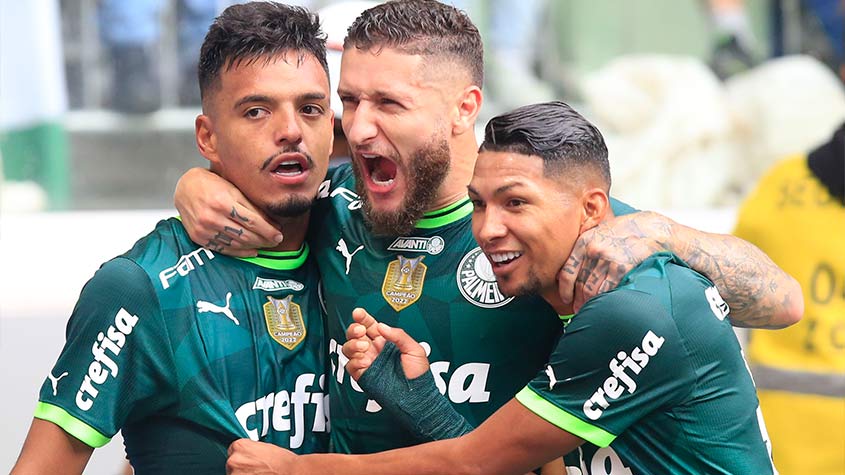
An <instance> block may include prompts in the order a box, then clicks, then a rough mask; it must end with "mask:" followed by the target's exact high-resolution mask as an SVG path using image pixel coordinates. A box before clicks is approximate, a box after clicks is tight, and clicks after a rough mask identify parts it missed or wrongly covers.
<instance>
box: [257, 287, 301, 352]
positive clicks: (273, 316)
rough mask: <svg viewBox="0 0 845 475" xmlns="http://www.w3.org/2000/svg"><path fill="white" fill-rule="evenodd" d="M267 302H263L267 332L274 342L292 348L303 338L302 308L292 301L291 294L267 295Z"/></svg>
mask: <svg viewBox="0 0 845 475" xmlns="http://www.w3.org/2000/svg"><path fill="white" fill-rule="evenodd" d="M267 300H269V302H267V303H265V304H264V320H265V321H266V322H267V332H269V333H270V336H271V337H273V339H274V340H276V343H278V344H280V345H282V346H284V347H285V348H287V349H289V350H292V349H294V348H296V346H297V345H299V344H300V343H302V340H304V339H305V334H306V330H305V322H304V321H303V320H302V309H301V308H300V307H299V305H298V304H297V303H295V302H294V301H293V295H288V296H287V297H285V298H283V299H274V298H273V297H269V296H268V297H267Z"/></svg>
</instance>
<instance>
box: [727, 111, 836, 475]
mask: <svg viewBox="0 0 845 475" xmlns="http://www.w3.org/2000/svg"><path fill="white" fill-rule="evenodd" d="M735 234H736V235H737V236H739V237H742V238H745V239H747V240H749V241H751V242H752V243H755V244H756V245H757V246H759V247H760V248H761V249H762V250H763V251H765V252H766V253H767V254H769V256H771V258H772V259H773V260H774V261H775V262H776V263H777V264H778V265H779V266H780V267H781V268H783V269H784V270H785V271H787V272H789V273H790V274H791V275H792V276H793V277H795V278H796V279H798V281H799V282H800V283H801V286H802V288H803V289H804V302H805V311H804V318H803V320H802V321H801V322H800V323H798V324H796V325H793V326H792V327H790V328H787V329H785V330H781V331H777V332H768V331H754V332H752V334H751V339H750V342H749V345H748V351H749V360H750V361H749V362H750V363H751V369H752V371H753V373H754V380H755V382H756V384H757V390H758V394H759V398H760V407H761V409H762V412H763V415H764V416H765V419H766V423H767V425H768V429H769V435H770V436H771V440H772V447H773V451H772V453H773V456H774V461H775V465H776V466H777V467H778V469H779V470H780V473H781V475H805V474H820V475H821V474H842V473H845V451H843V448H845V252H843V249H845V124H843V125H842V126H840V128H839V130H837V131H836V133H835V134H834V136H833V138H832V139H831V140H830V141H828V142H827V143H825V144H824V145H822V146H820V147H818V148H816V149H815V150H813V151H812V152H810V153H809V154H808V155H806V156H803V155H802V156H794V157H791V158H788V159H785V160H784V161H782V162H780V163H779V164H777V165H776V166H775V167H774V168H773V169H772V170H770V171H769V173H768V174H767V175H766V176H764V177H763V179H762V180H761V181H760V182H759V184H758V186H757V189H756V190H755V191H754V192H753V193H752V194H751V195H750V196H749V197H748V199H747V200H746V201H745V203H744V204H743V205H742V208H741V209H740V213H739V220H738V223H737V226H736V230H735Z"/></svg>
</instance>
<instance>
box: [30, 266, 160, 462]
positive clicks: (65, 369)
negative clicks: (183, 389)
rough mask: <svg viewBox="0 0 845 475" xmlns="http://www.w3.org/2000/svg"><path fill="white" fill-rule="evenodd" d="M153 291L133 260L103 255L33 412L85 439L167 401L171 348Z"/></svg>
mask: <svg viewBox="0 0 845 475" xmlns="http://www.w3.org/2000/svg"><path fill="white" fill-rule="evenodd" d="M172 354H173V353H172V350H171V347H170V342H169V338H168V335H167V332H166V330H165V328H164V326H163V324H162V319H161V312H160V309H159V305H158V299H157V297H156V293H155V291H154V290H153V288H152V285H151V283H150V280H149V278H148V276H147V274H146V272H144V270H143V269H142V268H141V267H139V266H138V265H137V264H136V263H134V262H133V261H131V260H129V259H125V258H116V259H113V260H111V261H109V262H107V263H105V264H104V265H103V266H102V267H101V268H100V270H98V271H97V273H96V274H95V275H94V277H93V278H92V279H91V280H90V281H88V283H87V284H86V285H85V287H84V288H83V289H82V293H81V295H80V297H79V300H78V301H77V304H76V307H75V308H74V310H73V314H72V315H71V317H70V320H69V321H68V325H67V331H66V341H65V346H64V348H63V349H62V351H61V354H60V355H59V358H58V360H57V362H56V364H55V366H54V367H53V369H52V371H51V373H50V375H49V376H48V377H47V379H46V381H45V382H44V384H43V385H42V387H41V392H40V397H39V403H38V405H37V407H36V412H35V417H37V418H39V419H44V420H48V421H50V422H53V423H55V424H57V425H58V426H60V427H62V428H63V429H64V430H65V431H67V432H68V433H69V434H71V435H73V436H74V437H76V438H78V439H79V440H81V441H82V442H84V443H86V444H88V445H90V446H92V447H100V446H102V445H105V444H106V443H107V442H108V441H109V440H110V439H111V437H113V436H114V434H115V433H117V431H118V430H119V429H120V428H121V427H122V426H123V425H124V424H125V423H127V422H131V421H132V420H135V419H138V418H141V417H144V416H145V415H148V414H150V413H152V412H154V411H156V410H158V409H160V408H161V407H163V406H164V405H167V404H171V403H172V397H171V396H170V395H172V394H173V391H172V390H171V389H170V383H169V381H168V379H167V376H166V375H169V374H173V356H172Z"/></svg>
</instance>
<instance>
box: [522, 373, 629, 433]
mask: <svg viewBox="0 0 845 475" xmlns="http://www.w3.org/2000/svg"><path fill="white" fill-rule="evenodd" d="M515 397H516V400H517V401H519V402H521V403H522V405H523V406H525V407H526V408H528V409H529V410H530V411H531V412H533V413H535V414H537V415H538V416H540V417H542V418H543V419H545V420H547V421H549V422H551V423H552V424H554V425H556V426H558V427H560V428H561V429H563V430H565V431H567V432H569V433H571V434H573V435H576V436H578V437H580V438H582V439H584V440H586V441H588V442H591V443H593V444H595V445H597V446H599V447H607V446H608V445H610V443H611V442H613V441H614V439H616V436H615V435H613V434H611V433H610V432H607V431H605V430H603V429H600V428H598V427H596V426H594V425H591V424H587V423H586V422H584V421H582V420H581V419H578V418H577V417H575V416H573V415H572V414H569V413H568V412H566V411H564V410H562V409H561V408H559V407H557V406H555V405H554V404H552V403H550V402H549V401H547V400H545V399H543V398H542V397H540V396H539V395H538V394H537V393H535V392H534V390H532V389H531V388H530V387H528V386H526V387H524V388H522V390H521V391H519V392H518V393H517V394H516V396H515Z"/></svg>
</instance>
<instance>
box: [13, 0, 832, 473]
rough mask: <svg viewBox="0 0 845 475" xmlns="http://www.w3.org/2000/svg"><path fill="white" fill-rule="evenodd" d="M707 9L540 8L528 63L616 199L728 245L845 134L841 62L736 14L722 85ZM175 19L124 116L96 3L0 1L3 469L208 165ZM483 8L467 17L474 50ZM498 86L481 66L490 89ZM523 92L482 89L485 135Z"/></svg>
mask: <svg viewBox="0 0 845 475" xmlns="http://www.w3.org/2000/svg"><path fill="white" fill-rule="evenodd" d="M208 1H209V2H211V3H214V0H208ZM123 2H124V4H125V5H129V4H130V3H132V2H133V0H123ZM187 3H197V2H196V1H194V2H187ZM225 3H232V2H219V4H217V5H215V7H216V8H218V9H219V8H220V7H222V6H224V5H223V4H225ZM290 3H306V6H309V7H312V8H320V7H323V6H325V5H327V4H330V3H335V2H329V1H320V0H313V1H310V2H295V1H294V2H290ZM705 3H706V2H704V1H699V0H641V1H636V2H626V1H619V0H550V1H548V2H546V3H545V4H544V5H543V9H544V10H543V14H542V22H541V25H540V28H539V30H538V31H537V38H536V39H534V44H535V45H536V47H535V48H534V49H535V51H534V52H530V51H526V53H525V54H526V55H527V56H528V57H529V59H530V61H528V63H529V64H530V66H531V68H532V73H534V74H535V75H536V79H538V80H540V81H542V82H543V83H545V85H546V86H548V87H549V88H550V89H551V91H552V93H553V95H554V97H557V98H561V99H563V100H566V101H568V102H571V103H573V104H575V105H576V108H578V109H579V110H581V111H583V112H584V113H585V114H586V115H587V116H588V117H590V118H591V119H592V120H594V121H595V122H596V123H597V124H598V125H599V127H600V129H601V130H602V131H603V132H604V133H605V135H606V138H607V141H608V145H609V148H610V152H611V166H612V169H613V170H612V172H613V176H614V188H613V194H614V195H616V196H617V197H618V198H621V199H623V200H626V201H628V202H630V203H632V204H634V205H636V206H638V207H640V208H649V209H656V210H659V211H662V212H664V213H665V214H667V215H669V216H671V217H673V218H675V219H677V220H679V221H681V222H683V223H685V224H689V225H692V226H696V227H699V228H701V229H705V230H709V231H715V232H730V230H731V229H732V228H733V225H734V219H735V213H736V207H737V205H738V203H739V201H740V199H741V198H742V197H743V196H744V195H745V193H747V192H748V190H749V188H750V187H751V186H752V185H753V184H754V183H755V182H756V180H757V179H758V178H759V177H760V175H761V174H762V172H763V171H764V170H765V169H766V168H768V167H769V166H770V165H771V164H773V163H774V162H775V161H777V160H778V159H780V158H783V157H784V156H787V155H789V154H792V153H800V152H804V151H806V150H808V149H809V148H812V147H813V146H815V145H816V144H818V143H821V142H822V141H824V140H826V139H827V138H828V137H829V136H830V134H831V133H832V131H833V130H834V129H835V128H836V126H838V125H839V124H840V123H841V122H842V121H843V119H845V91H843V84H842V80H841V77H840V76H839V74H840V72H839V71H837V70H836V69H835V68H836V60H835V59H834V58H835V53H834V50H835V48H834V47H833V46H831V45H830V44H828V42H827V38H826V37H825V35H824V34H823V33H822V32H821V31H822V28H821V26H820V25H819V24H818V21H817V20H814V19H813V18H812V15H809V14H808V12H807V11H806V9H805V8H804V6H803V4H802V2H801V1H799V0H747V1H746V2H744V3H745V8H746V11H747V15H748V18H749V21H750V23H749V27H750V30H751V32H752V33H753V37H754V38H755V41H754V43H753V47H751V48H750V51H748V52H749V53H750V54H751V55H752V57H753V59H754V63H755V64H753V65H749V67H748V69H747V70H744V71H743V70H741V69H743V68H740V70H738V71H736V73H735V74H733V75H732V76H730V77H728V78H727V79H726V80H724V81H723V80H721V79H719V78H718V77H717V76H716V75H715V74H714V72H713V71H712V69H711V67H710V66H711V65H712V64H713V61H714V59H715V58H714V55H715V54H716V53H717V49H718V48H719V46H720V44H719V41H720V40H719V38H718V33H717V32H715V31H714V27H713V24H712V21H711V19H710V18H709V15H708V11H707V7H706V5H705ZM180 5H181V4H180V3H179V1H177V0H161V4H160V9H159V10H157V16H156V21H157V28H159V34H158V41H156V42H155V44H154V47H153V48H152V49H150V50H148V51H146V53H147V54H148V55H147V57H146V59H147V60H149V61H150V63H149V66H150V68H151V71H153V74H154V81H153V82H150V83H146V85H145V83H143V82H141V83H137V86H134V92H138V90H146V89H144V88H145V87H155V90H156V91H157V92H155V93H152V92H151V94H153V95H154V96H156V100H155V101H154V103H152V104H145V105H144V104H142V105H141V106H138V104H134V105H133V104H129V105H126V104H123V105H121V104H120V103H119V101H120V99H119V98H118V99H117V100H116V99H115V97H116V96H115V94H114V93H115V92H116V91H117V90H118V89H119V88H120V87H121V86H120V85H118V82H117V81H116V80H115V78H116V77H117V76H116V75H117V74H119V73H118V72H116V70H115V64H114V57H113V56H111V50H110V48H109V46H108V45H106V44H105V43H104V40H103V31H101V30H102V28H101V23H100V22H98V20H97V18H98V16H97V15H98V1H97V0H32V1H27V2H19V1H15V0H0V162H2V174H0V266H2V273H0V380H2V381H4V383H5V384H4V386H5V387H6V389H5V390H4V396H3V399H2V400H3V409H2V410H3V414H2V420H3V421H4V424H2V427H0V441H2V445H0V446H2V447H3V448H2V449H0V467H11V466H12V464H13V463H14V460H15V457H16V456H17V454H18V452H19V450H20V447H21V444H22V442H23V438H24V436H25V434H26V430H27V428H28V425H29V421H30V419H31V414H32V410H33V408H34V405H35V402H36V398H37V393H38V389H39V386H40V384H41V382H42V381H43V378H44V375H45V374H46V372H47V371H49V368H50V367H51V365H52V363H53V361H54V359H55V357H56V355H57V354H58V352H59V349H60V348H61V345H62V343H63V339H64V324H65V321H66V319H67V317H68V315H69V314H70V311H71V310H72V307H73V304H74V302H75V300H76V297H77V295H78V293H79V290H80V289H81V287H82V285H83V284H84V282H85V281H86V280H87V279H88V278H90V277H91V275H93V272H94V271H95V270H96V268H97V267H98V266H99V264H100V263H101V262H103V261H104V260H106V259H108V258H110V257H112V256H114V255H116V254H119V253H121V252H123V251H125V250H126V249H128V248H129V247H130V246H131V244H132V243H133V242H134V241H135V240H136V239H138V238H139V237H141V236H143V235H144V234H146V233H147V232H148V231H149V230H151V229H152V227H153V225H154V224H155V222H156V221H157V220H158V219H160V218H163V217H167V216H169V215H172V214H174V213H175V212H174V210H173V208H172V194H173V189H174V186H175V183H176V180H177V179H178V177H179V176H180V175H181V174H182V173H183V172H184V171H185V170H186V169H188V168H189V167H194V166H205V160H203V159H202V157H201V156H200V155H199V154H198V153H197V152H196V149H195V144H194V136H193V130H194V129H193V124H194V117H195V116H196V115H197V114H198V113H199V107H198V105H197V104H196V100H195V98H192V97H191V92H190V91H187V92H186V90H185V87H186V85H189V86H192V85H193V82H195V79H194V77H193V76H191V75H187V76H186V75H185V71H184V69H185V68H184V66H185V64H184V58H183V57H182V56H180V47H179V46H180V42H181V41H183V40H182V39H181V38H180V33H179V30H180V28H181V26H180V25H181V23H180V21H181V17H180V15H181V11H180V8H182V7H181V6H180ZM490 6H491V3H489V2H485V1H482V0H475V1H471V2H468V5H467V8H468V9H470V11H471V14H472V16H473V18H474V19H476V22H477V23H478V24H479V26H480V27H481V29H482V34H483V35H484V36H485V41H486V42H487V41H488V40H487V36H488V35H490V34H491V33H490V31H489V26H490V25H489V22H487V21H486V20H485V18H487V17H488V15H489V14H490V11H489V9H490ZM773 11H776V12H779V15H780V16H774V15H773ZM840 14H841V11H840ZM840 21H841V16H840ZM332 34H334V35H335V36H336V35H338V34H340V35H341V37H342V32H341V33H337V32H334V33H332V32H330V36H331V35H332ZM488 44H489V42H488ZM841 47H842V46H841V45H839V48H841ZM488 50H489V47H488ZM488 54H489V55H491V56H492V55H494V54H495V51H488ZM776 54H777V55H778V56H779V57H777V58H775V57H774V56H775V55H776ZM488 64H489V63H488ZM503 74H505V73H504V72H503V71H502V70H501V69H496V68H494V67H492V66H491V67H490V69H489V70H488V71H487V75H488V83H491V84H496V83H497V81H498V80H499V79H501V76H502V75H503ZM119 84H124V83H123V82H119ZM151 85H152V86H151ZM124 87H125V84H124ZM530 89H531V87H530V86H525V87H520V86H519V84H515V85H514V84H510V85H507V86H505V87H503V86H501V85H499V86H498V90H495V89H494V90H491V91H489V92H490V94H489V96H487V98H489V101H488V102H487V104H486V105H485V109H484V113H483V117H482V118H481V119H480V120H479V127H481V126H483V123H484V122H485V121H486V119H487V118H489V117H491V116H493V115H495V114H496V113H498V112H502V111H503V110H504V109H503V108H504V107H507V106H506V104H509V103H512V102H514V101H516V102H517V103H519V101H521V100H523V99H522V98H523V97H525V98H526V99H527V98H530V94H523V93H524V92H525V91H527V90H530ZM117 92H118V95H119V94H124V95H125V94H129V93H131V92H132V90H130V91H128V92H127V91H125V90H124V91H117ZM142 96H143V94H142ZM192 101H193V102H192ZM133 107H134V108H135V109H134V110H133ZM122 458H123V455H122V444H121V443H119V442H113V443H111V444H109V445H108V446H107V447H106V448H104V449H100V450H97V451H95V455H94V457H93V459H92V463H91V464H90V465H89V468H88V470H87V471H86V473H91V474H115V473H119V472H120V470H121V460H122Z"/></svg>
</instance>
